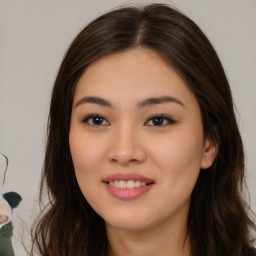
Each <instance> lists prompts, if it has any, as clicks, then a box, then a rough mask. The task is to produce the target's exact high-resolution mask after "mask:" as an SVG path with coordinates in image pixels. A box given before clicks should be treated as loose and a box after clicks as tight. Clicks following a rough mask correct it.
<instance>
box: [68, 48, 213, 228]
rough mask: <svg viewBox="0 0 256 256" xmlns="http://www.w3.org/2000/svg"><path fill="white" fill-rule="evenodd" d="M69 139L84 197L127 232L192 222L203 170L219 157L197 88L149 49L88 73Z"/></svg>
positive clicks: (103, 61)
mask: <svg viewBox="0 0 256 256" xmlns="http://www.w3.org/2000/svg"><path fill="white" fill-rule="evenodd" d="M69 142H70V149H71V154H72V159H73V163H74V168H75V174H76V177H77V181H78V184H79V186H80V188H81V191H82V193H83V195H84V196H85V198H86V199H87V201H88V202H89V204H90V205H91V206H92V207H93V208H94V210H95V211H96V212H97V213H98V214H99V215H100V216H102V218H103V219H104V220H105V222H106V225H107V227H108V226H109V227H110V226H111V227H115V228H121V229H126V230H145V229H149V228H154V227H155V226H159V225H161V224H162V225H166V224H167V223H169V222H174V221H177V220H181V221H186V218H187V213H188V209H189V204H190V196H191V193H192V190H193V188H194V186H195V183H196V181H197V178H198V175H199V172H200V169H201V168H202V169H205V168H208V167H209V166H210V165H211V164H212V161H213V159H214V157H215V148H214V146H213V145H212V143H211V141H210V140H208V139H207V138H206V139H204V134H203V128H202V119H201V113H200V109H199V105H198V103H197V100H196V98H195V96H194V95H193V93H192V91H191V90H190V89H189V87H188V86H187V85H186V83H185V82H184V80H183V79H182V78H181V76H180V75H179V74H178V73H177V72H176V71H175V70H174V69H173V68H172V67H171V66H170V65H169V64H167V62H166V61H165V60H163V58H161V57H160V55H158V54H157V53H156V52H154V51H152V50H149V49H135V50H129V51H125V52H121V53H114V54H110V55H107V56H104V57H101V58H99V59H98V60H96V61H95V62H93V63H92V64H91V65H90V66H89V67H88V68H87V69H86V71H85V72H84V74H83V75H82V76H81V78H80V79H79V81H78V84H77V86H76V90H75V94H74V101H73V108H72V115H71V125H70V134H69ZM202 171H204V170H202Z"/></svg>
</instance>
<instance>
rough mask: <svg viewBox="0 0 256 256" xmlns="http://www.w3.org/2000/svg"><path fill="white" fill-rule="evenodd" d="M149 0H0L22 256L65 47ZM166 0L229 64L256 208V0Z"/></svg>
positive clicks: (4, 128)
mask: <svg viewBox="0 0 256 256" xmlns="http://www.w3.org/2000/svg"><path fill="white" fill-rule="evenodd" d="M150 2H152V1H125V0H123V1H122V0H119V1H118V0H109V1H103V0H102V1H100V0H94V1H91V0H72V1H71V0H70V1H68V0H0V151H1V152H3V153H4V154H6V155H7V156H8V157H9V160H10V165H9V168H8V173H7V177H6V178H7V180H6V184H5V186H4V188H3V189H4V191H6V192H7V191H10V190H13V191H17V192H18V193H20V194H21V195H22V197H23V201H22V203H21V205H20V206H19V207H18V208H17V210H16V211H15V220H14V225H15V238H14V241H13V242H14V247H15V251H16V255H19V256H22V255H26V253H25V251H24V250H23V249H22V247H21V245H20V242H19V239H18V237H19V236H20V233H21V231H22V230H25V232H26V229H27V228H29V226H30V224H31V222H32V218H33V216H34V215H35V214H36V205H37V199H38V190H39V178H40V172H41V167H42V160H43V153H44V143H45V133H46V120H47V114H48V109H49V100H50V92H51V88H52V85H53V82H54V79H55V76H56V73H57V70H58V67H59V65H60V63H61V60H62V57H63V54H64V52H65V50H66V48H67V47H68V45H69V43H70V42H71V40H72V39H73V38H74V36H75V35H76V34H77V33H78V32H79V31H80V29H81V28H82V27H83V26H84V25H85V24H86V23H88V22H89V21H90V20H91V19H93V18H95V17H97V16H98V15H99V14H103V13H104V12H105V11H107V10H110V9H111V8H113V7H116V6H119V5H122V4H141V3H150ZM155 2H160V1H155ZM161 2H162V3H169V4H173V5H174V6H176V7H177V8H179V9H180V10H182V11H183V12H184V13H185V14H187V15H188V16H189V17H190V18H192V19H193V20H194V21H195V22H196V23H197V24H198V25H199V26H200V27H201V28H202V29H203V31H204V32H205V33H206V35H207V36H208V37H209V39H210V40H211V42H212V43H213V45H214V47H215V49H216V50H217V52H218V54H219V57H220V59H221V61H222V63H223V65H224V68H225V70H226V73H227V76H228V78H229V81H230V84H231V88H232V92H233V96H234V99H235V102H236V106H237V110H238V116H237V117H238V121H239V126H240V128H241V133H242V137H243V140H244V145H245V151H246V154H247V161H246V163H247V170H248V171H247V173H248V174H247V176H248V177H247V180H248V185H249V191H250V194H251V201H252V206H253V209H254V210H255V209H256V203H255V199H256V188H255V184H256V174H255V167H256V157H255V153H256V150H255V146H256V135H255V131H256V114H255V112H256V99H255V98H256V97H255V96H256V15H255V13H256V0H214V1H213V0H173V1H161ZM0 161H1V162H3V159H2V158H1V159H0ZM0 168H1V170H3V164H2V163H1V165H0ZM0 182H1V181H0ZM25 240H26V241H28V240H27V236H26V234H25Z"/></svg>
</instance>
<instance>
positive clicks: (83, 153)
mask: <svg viewBox="0 0 256 256" xmlns="http://www.w3.org/2000/svg"><path fill="white" fill-rule="evenodd" d="M69 145H70V151H71V155H72V159H73V163H74V167H75V170H76V172H82V173H89V172H90V170H91V169H94V168H96V166H97V165H99V163H101V160H102V158H103V156H104V143H102V141H100V140H98V139H96V138H95V136H88V135H86V134H84V133H83V132H79V131H78V132H77V131H75V130H71V131H70V135H69Z"/></svg>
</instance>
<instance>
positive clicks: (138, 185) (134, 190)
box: [103, 173, 155, 200]
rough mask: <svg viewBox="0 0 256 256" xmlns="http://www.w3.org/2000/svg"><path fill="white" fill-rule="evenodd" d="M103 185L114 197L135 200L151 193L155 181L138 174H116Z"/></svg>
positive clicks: (105, 180) (104, 181) (108, 177)
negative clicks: (146, 193) (148, 192)
mask: <svg viewBox="0 0 256 256" xmlns="http://www.w3.org/2000/svg"><path fill="white" fill-rule="evenodd" d="M103 183H105V186H106V188H107V189H108V191H109V192H110V194H111V195H113V196H114V197H116V198H118V199H121V200H133V199H136V198H138V197H139V196H141V195H142V194H144V193H145V192H147V191H149V190H150V189H151V188H152V186H153V185H154V184H155V182H154V180H152V179H149V178H147V177H145V176H142V175H139V174H136V173H125V174H124V173H116V174H112V175H109V176H107V177H106V178H105V179H104V180H103Z"/></svg>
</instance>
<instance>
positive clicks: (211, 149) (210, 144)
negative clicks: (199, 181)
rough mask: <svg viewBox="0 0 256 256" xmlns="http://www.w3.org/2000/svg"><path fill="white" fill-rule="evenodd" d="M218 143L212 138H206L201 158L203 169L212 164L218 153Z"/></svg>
mask: <svg viewBox="0 0 256 256" xmlns="http://www.w3.org/2000/svg"><path fill="white" fill-rule="evenodd" d="M217 151H218V149H217V145H216V143H215V142H214V141H213V140H212V139H209V138H207V139H205V141H204V148H203V154H202V160H201V169H207V168H209V167H211V166H212V163H213V161H214V159H215V157H216V155H217Z"/></svg>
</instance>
